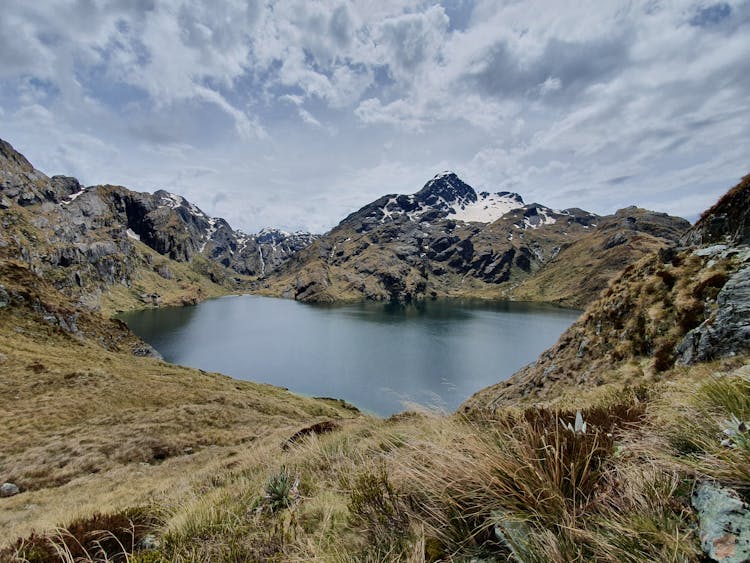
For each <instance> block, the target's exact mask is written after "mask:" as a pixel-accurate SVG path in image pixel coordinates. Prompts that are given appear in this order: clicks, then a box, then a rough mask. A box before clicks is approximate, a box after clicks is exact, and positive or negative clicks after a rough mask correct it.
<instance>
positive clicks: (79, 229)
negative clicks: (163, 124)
mask: <svg viewBox="0 0 750 563" xmlns="http://www.w3.org/2000/svg"><path fill="white" fill-rule="evenodd" d="M0 213H2V214H1V215H0V226H2V227H3V229H2V234H0V257H2V256H3V255H4V256H6V257H9V258H15V257H20V258H21V259H22V260H23V261H24V262H26V263H27V264H28V265H29V266H31V267H32V268H33V269H34V270H35V271H36V272H37V273H38V274H40V275H43V276H45V277H46V278H47V279H49V280H50V281H52V283H54V285H55V287H56V288H57V289H59V290H62V291H63V292H65V293H66V294H68V295H69V296H71V297H75V298H77V299H78V300H79V303H80V304H81V305H85V306H87V307H93V308H95V307H97V305H98V303H99V298H100V296H101V295H102V294H105V293H107V292H109V291H111V290H112V288H115V287H117V286H123V287H126V288H132V287H133V284H134V280H135V279H136V278H142V277H143V273H144V272H155V273H157V274H158V275H159V276H161V277H162V278H164V279H167V280H172V279H174V275H173V272H172V270H173V269H170V268H169V267H168V266H167V265H166V264H164V263H163V262H159V263H158V264H157V263H155V261H154V259H153V257H152V255H151V254H149V253H148V252H144V251H143V247H142V246H139V245H141V244H142V245H146V246H147V247H149V248H150V249H152V250H153V251H155V252H156V253H158V254H160V255H162V256H164V257H165V258H167V259H169V260H174V261H176V262H182V263H188V264H193V265H194V266H193V268H194V269H195V271H196V272H197V273H198V274H199V275H201V276H205V277H206V278H209V279H210V280H211V282H214V283H221V284H224V285H229V286H233V285H234V283H236V279H235V278H237V275H238V274H239V275H244V276H254V277H258V276H263V275H265V274H267V273H268V272H270V271H272V270H273V269H274V268H276V267H277V266H279V265H280V264H282V263H283V262H284V261H285V260H286V259H288V258H289V256H290V255H292V254H293V253H295V252H297V251H298V250H299V249H301V248H303V247H304V246H306V245H307V244H309V243H310V242H312V241H313V240H314V238H315V237H314V236H313V235H309V234H306V233H295V234H289V233H284V232H282V231H272V230H266V231H263V232H261V233H259V234H258V235H247V234H244V233H241V232H239V231H235V230H233V229H232V228H231V226H230V225H229V224H228V223H227V222H226V221H224V220H223V219H220V218H213V217H209V216H208V215H207V214H205V213H204V212H203V211H202V210H200V209H199V208H198V207H197V206H195V205H193V204H192V203H190V202H188V201H187V200H185V199H184V198H183V197H180V196H177V195H175V194H171V193H169V192H166V191H163V190H159V191H157V192H155V193H153V194H150V193H140V192H134V191H131V190H129V189H127V188H124V187H122V186H111V185H100V186H90V187H84V186H81V184H80V183H79V182H78V181H77V180H76V179H75V178H70V177H66V176H53V177H51V178H49V177H47V176H46V175H44V174H42V173H41V172H39V171H38V170H36V169H34V167H33V166H32V165H31V164H30V163H29V162H28V160H26V158H25V157H24V156H23V155H21V154H20V153H18V152H17V151H15V150H14V149H13V147H11V146H10V144H8V143H6V142H5V141H0ZM197 258H199V259H200V260H196V259H197ZM180 281H181V280H177V279H175V280H174V282H175V284H176V285H177V284H179V283H180ZM151 301H153V300H151ZM157 301H158V300H157ZM149 302H150V301H149Z"/></svg>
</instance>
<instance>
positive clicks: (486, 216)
mask: <svg viewBox="0 0 750 563" xmlns="http://www.w3.org/2000/svg"><path fill="white" fill-rule="evenodd" d="M521 207H523V200H522V199H521V196H519V195H518V194H512V193H507V192H498V193H494V194H491V193H488V192H481V193H480V194H478V197H477V201H473V202H470V203H466V204H464V205H461V206H456V205H454V206H452V207H451V209H453V211H454V213H453V214H451V215H450V217H451V219H456V220H457V221H465V222H467V223H468V222H473V223H492V222H493V221H497V220H498V219H499V218H500V217H502V216H503V215H505V214H506V213H508V212H510V211H513V210H514V209H519V208H521ZM552 222H554V220H553V221H552Z"/></svg>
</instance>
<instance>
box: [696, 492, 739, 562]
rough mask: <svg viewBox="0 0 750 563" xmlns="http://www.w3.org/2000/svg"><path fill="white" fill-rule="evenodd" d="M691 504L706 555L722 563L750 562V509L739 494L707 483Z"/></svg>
mask: <svg viewBox="0 0 750 563" xmlns="http://www.w3.org/2000/svg"><path fill="white" fill-rule="evenodd" d="M692 500H693V506H694V507H695V509H696V511H697V512H698V522H699V524H700V542H701V547H702V548H703V551H704V552H705V553H706V555H708V556H709V557H710V558H711V559H712V560H713V561H719V562H720V563H742V562H743V561H748V560H750V509H749V508H748V505H747V504H746V503H745V502H743V501H742V499H740V498H739V496H738V495H737V493H736V492H735V491H733V490H732V489H728V488H725V487H720V486H718V485H715V484H713V483H707V482H706V483H701V484H699V485H698V487H697V488H696V490H695V493H693V499H692Z"/></svg>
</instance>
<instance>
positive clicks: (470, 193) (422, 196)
mask: <svg viewBox="0 0 750 563" xmlns="http://www.w3.org/2000/svg"><path fill="white" fill-rule="evenodd" d="M415 196H416V199H417V201H419V202H421V203H423V204H425V205H431V206H434V205H436V204H447V205H449V206H452V205H454V204H455V205H459V206H460V205H466V204H467V203H471V202H475V201H476V200H477V192H475V191H474V188H472V187H471V186H470V185H469V184H467V183H465V182H464V181H463V180H461V178H459V177H458V176H457V175H456V174H455V173H454V172H450V171H447V170H446V171H445V172H441V173H440V174H436V175H435V177H433V178H432V180H430V181H429V182H427V183H426V184H425V185H424V187H423V188H422V189H421V190H419V191H418V192H417V193H416V194H415Z"/></svg>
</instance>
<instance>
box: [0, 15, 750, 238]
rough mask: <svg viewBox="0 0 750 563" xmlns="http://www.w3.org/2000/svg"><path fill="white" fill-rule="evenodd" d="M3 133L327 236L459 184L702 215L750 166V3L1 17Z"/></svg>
mask: <svg viewBox="0 0 750 563" xmlns="http://www.w3.org/2000/svg"><path fill="white" fill-rule="evenodd" d="M0 7H1V8H2V9H1V13H2V16H1V17H0V138H3V139H5V140H6V141H8V142H10V143H11V144H12V145H13V146H14V147H15V148H16V149H17V150H19V151H20V152H22V153H23V154H25V155H26V157H27V158H28V159H29V160H30V161H31V162H32V163H33V164H34V165H35V166H36V167H37V168H39V169H40V170H42V171H43V172H45V173H47V174H49V175H52V174H65V175H70V176H75V177H77V178H79V180H81V182H83V183H84V184H86V185H93V184H100V183H112V184H121V185H124V186H127V187H129V188H131V189H135V190H138V191H150V192H152V191H155V190H157V189H166V190H169V191H172V192H175V193H178V194H180V195H183V196H184V197H186V198H187V199H189V200H190V201H192V202H194V203H196V204H197V205H198V206H199V207H201V208H202V209H203V210H204V211H205V212H207V213H208V214H210V215H212V216H217V217H224V218H226V219H227V220H228V221H229V222H230V224H231V225H232V226H233V227H235V228H240V229H242V230H244V231H246V232H256V231H258V230H259V229H260V228H262V227H266V226H272V227H280V228H284V229H287V230H298V229H302V230H308V231H312V232H324V231H326V230H328V229H330V228H331V227H333V226H334V225H335V224H336V223H338V221H340V220H341V219H342V218H343V217H344V216H345V215H347V214H348V213H350V212H352V211H354V210H356V209H358V208H359V207H361V206H363V205H365V204H366V203H369V202H370V201H372V200H374V199H376V198H378V197H379V196H381V195H385V194H389V193H414V192H416V191H417V190H419V189H420V188H421V187H422V186H423V185H424V184H425V183H426V182H427V181H428V180H429V179H430V178H431V177H433V176H434V175H435V174H436V173H438V172H441V171H443V170H453V171H455V172H456V173H457V174H458V175H459V176H460V177H461V178H462V179H463V180H464V181H466V182H467V183H469V184H470V185H472V186H473V187H474V188H475V189H477V191H483V190H486V191H491V192H494V191H501V190H507V191H514V192H518V193H520V194H521V195H522V196H523V198H524V200H525V201H526V202H529V203H530V202H539V203H543V204H545V205H549V206H551V207H555V208H566V207H581V208H583V209H586V210H589V211H593V212H596V213H601V214H604V213H611V212H614V211H615V210H616V209H618V208H621V207H625V206H628V205H638V206H641V207H646V208H650V209H655V210H658V211H665V212H668V213H672V214H675V215H681V216H683V217H687V218H688V219H691V220H693V219H695V218H696V216H697V215H698V214H699V213H700V212H701V211H702V210H704V209H706V208H707V207H709V206H710V205H711V204H712V203H714V202H715V201H716V199H717V198H718V197H719V196H720V195H721V194H722V193H724V192H725V191H726V190H727V189H728V188H730V187H732V186H733V185H735V184H736V183H737V182H738V181H739V179H740V178H741V177H742V176H744V175H745V174H747V173H748V172H750V158H749V157H750V0H725V1H724V0H722V1H719V2H716V1H713V0H709V1H703V0H682V1H681V0H663V1H662V0H630V1H614V0H607V1H602V0H595V1H584V0H578V1H576V2H563V1H561V0H525V1H524V0H505V1H502V0H494V1H492V0H452V1H444V2H434V1H432V2H424V1H411V0H378V1H373V0H349V1H341V0H279V1H273V0H225V1H218V0H131V1H128V2H122V1H120V0H78V1H73V0H65V1H64V0H35V1H33V2H30V1H28V0H0Z"/></svg>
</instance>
